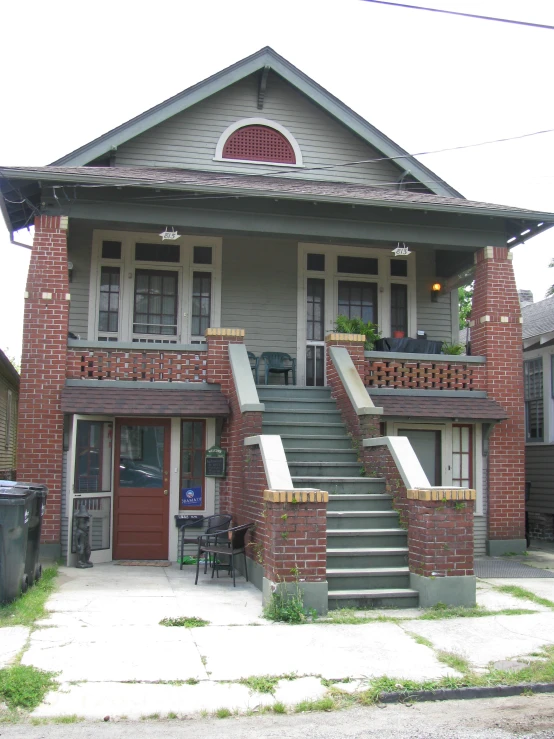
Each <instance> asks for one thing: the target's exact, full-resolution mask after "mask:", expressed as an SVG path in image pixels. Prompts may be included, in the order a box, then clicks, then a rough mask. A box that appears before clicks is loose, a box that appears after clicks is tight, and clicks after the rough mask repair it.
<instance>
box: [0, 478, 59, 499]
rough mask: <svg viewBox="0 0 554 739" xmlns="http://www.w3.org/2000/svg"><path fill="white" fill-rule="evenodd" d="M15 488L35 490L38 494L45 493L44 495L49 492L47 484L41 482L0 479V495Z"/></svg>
mask: <svg viewBox="0 0 554 739" xmlns="http://www.w3.org/2000/svg"><path fill="white" fill-rule="evenodd" d="M14 488H19V489H21V490H27V491H33V492H35V493H36V494H37V495H43V496H44V497H46V495H47V494H48V488H47V487H46V485H41V484H40V483H34V482H19V480H17V481H16V480H0V495H2V494H3V493H5V492H8V491H9V490H13V489H14Z"/></svg>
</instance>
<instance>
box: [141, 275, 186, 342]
mask: <svg viewBox="0 0 554 739" xmlns="http://www.w3.org/2000/svg"><path fill="white" fill-rule="evenodd" d="M177 277H178V275H177V272H162V271H160V270H145V269H137V270H136V271H135V311H134V319H133V332H134V333H136V334H162V335H164V336H165V335H167V336H174V335H175V334H176V333H177Z"/></svg>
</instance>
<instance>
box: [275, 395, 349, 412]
mask: <svg viewBox="0 0 554 739" xmlns="http://www.w3.org/2000/svg"><path fill="white" fill-rule="evenodd" d="M263 403H264V405H265V410H266V411H283V412H285V411H297V410H304V411H309V412H311V411H336V409H337V404H336V402H335V401H334V400H333V399H332V398H274V397H269V396H264V398H263Z"/></svg>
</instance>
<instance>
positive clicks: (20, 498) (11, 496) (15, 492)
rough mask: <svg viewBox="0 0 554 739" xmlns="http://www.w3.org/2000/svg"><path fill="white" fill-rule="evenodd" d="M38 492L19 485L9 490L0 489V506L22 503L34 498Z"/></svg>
mask: <svg viewBox="0 0 554 739" xmlns="http://www.w3.org/2000/svg"><path fill="white" fill-rule="evenodd" d="M36 494H37V493H36V490H33V489H32V488H31V487H20V486H19V485H13V486H12V487H9V488H1V487H0V506H1V505H6V504H7V505H9V504H10V502H11V503H21V502H24V501H26V500H28V499H29V498H34V497H35V495H36Z"/></svg>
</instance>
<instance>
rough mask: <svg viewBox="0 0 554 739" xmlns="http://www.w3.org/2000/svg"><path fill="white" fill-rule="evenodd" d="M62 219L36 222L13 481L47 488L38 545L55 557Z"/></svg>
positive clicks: (63, 301) (64, 283)
mask: <svg viewBox="0 0 554 739" xmlns="http://www.w3.org/2000/svg"><path fill="white" fill-rule="evenodd" d="M68 291H69V286H68V272H67V217H65V216H39V217H38V218H36V219H35V237H34V241H33V250H32V253H31V263H30V265H29V274H28V277H27V291H26V300H25V313H24V319H23V351H22V355H21V385H20V397H19V422H18V438H17V464H18V477H19V479H20V480H21V481H23V482H29V481H30V482H39V483H45V484H46V485H47V486H48V491H49V492H48V501H47V505H46V512H45V515H44V520H43V524H42V541H43V542H45V543H47V544H50V545H52V547H51V552H50V553H51V554H54V555H59V542H60V532H61V495H62V489H61V488H62V454H63V414H62V412H61V410H60V394H61V390H62V387H63V385H64V381H65V362H66V350H67V331H68V320H69V293H68Z"/></svg>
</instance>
